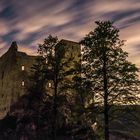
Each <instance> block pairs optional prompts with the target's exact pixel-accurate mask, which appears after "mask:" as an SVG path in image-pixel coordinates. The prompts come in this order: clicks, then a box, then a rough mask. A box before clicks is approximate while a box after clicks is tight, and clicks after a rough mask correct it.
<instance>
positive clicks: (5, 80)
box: [0, 42, 36, 119]
mask: <svg viewBox="0 0 140 140" xmlns="http://www.w3.org/2000/svg"><path fill="white" fill-rule="evenodd" d="M35 58H36V57H35V56H29V55H27V54H26V53H24V52H19V51H18V46H17V44H16V42H13V43H12V44H11V47H10V48H9V50H8V51H7V52H6V53H5V54H4V55H3V56H1V57H0V119H1V118H3V117H4V116H5V115H6V113H7V112H8V111H9V109H10V105H11V104H13V103H14V102H15V101H16V100H17V99H18V98H19V97H20V96H21V95H23V94H26V90H25V87H26V85H27V84H28V78H27V77H28V75H29V73H30V68H31V66H32V64H33V63H34V62H35Z"/></svg>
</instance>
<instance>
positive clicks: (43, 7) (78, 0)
mask: <svg viewBox="0 0 140 140" xmlns="http://www.w3.org/2000/svg"><path fill="white" fill-rule="evenodd" d="M96 20H112V21H114V22H115V26H117V27H118V28H119V29H120V30H121V31H120V37H121V39H124V40H127V42H126V46H125V47H124V49H125V50H126V51H128V52H129V53H130V55H129V56H130V57H129V59H130V60H131V61H132V62H134V63H136V64H137V65H138V66H139V67H140V0H0V54H3V53H4V52H5V51H6V50H7V49H8V47H9V46H10V44H11V42H12V41H13V40H16V41H17V42H18V45H19V50H21V51H26V52H27V53H29V54H35V53H36V47H37V44H38V43H40V42H41V41H42V40H43V39H44V38H45V37H47V36H48V35H49V34H52V35H57V36H58V37H59V38H60V39H61V38H65V39H70V40H74V41H79V40H80V39H81V38H82V37H83V36H85V34H87V33H88V32H89V31H90V30H92V29H94V28H95V24H94V21H96Z"/></svg>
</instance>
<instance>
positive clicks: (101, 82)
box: [81, 21, 139, 140]
mask: <svg viewBox="0 0 140 140" xmlns="http://www.w3.org/2000/svg"><path fill="white" fill-rule="evenodd" d="M95 23H96V25H97V27H96V28H95V30H94V31H91V32H90V33H89V34H88V35H87V36H86V37H85V38H84V39H83V40H82V41H81V44H82V45H84V47H83V50H84V53H83V58H84V59H83V62H84V65H85V67H87V70H86V71H85V75H86V77H87V78H89V79H91V81H92V88H93V90H94V93H95V96H94V97H95V99H94V101H95V102H98V103H99V104H100V105H103V106H104V137H105V140H109V121H110V120H109V119H110V114H111V111H112V109H113V106H114V105H130V104H135V103H136V102H137V101H138V96H137V95H138V91H139V79H138V75H137V72H138V71H139V70H138V68H137V67H136V66H135V64H132V63H131V62H129V61H128V60H127V58H128V53H127V52H125V51H123V50H122V48H121V47H123V46H124V41H123V40H120V39H119V30H118V29H117V28H115V27H114V26H113V24H112V22H110V21H103V22H100V21H97V22H95Z"/></svg>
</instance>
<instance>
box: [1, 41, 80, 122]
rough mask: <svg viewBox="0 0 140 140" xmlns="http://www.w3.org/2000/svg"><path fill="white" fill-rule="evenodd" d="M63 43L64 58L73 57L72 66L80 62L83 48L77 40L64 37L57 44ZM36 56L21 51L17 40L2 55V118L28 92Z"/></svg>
mask: <svg viewBox="0 0 140 140" xmlns="http://www.w3.org/2000/svg"><path fill="white" fill-rule="evenodd" d="M61 44H64V46H65V50H66V51H65V56H64V59H69V58H71V57H72V58H73V59H72V60H71V65H70V67H73V66H74V62H75V61H77V62H80V60H81V59H80V54H81V49H80V45H79V44H78V43H77V42H73V41H69V40H64V39H63V40H61V41H60V42H59V43H58V44H57V46H58V47H60V46H62V45H61ZM36 58H37V56H29V55H27V54H26V53H24V52H19V51H18V46H17V44H16V42H12V44H11V47H10V48H9V50H8V51H7V52H6V53H5V54H4V55H3V56H2V57H0V119H2V118H4V116H5V115H6V114H7V112H8V111H9V110H10V106H11V105H12V104H14V103H15V102H16V101H17V100H18V99H19V97H20V96H22V95H24V94H26V93H27V92H26V86H27V85H29V84H30V81H29V80H28V76H29V75H30V72H31V71H30V70H31V66H32V65H33V64H34V63H35V61H36ZM49 90H50V89H49Z"/></svg>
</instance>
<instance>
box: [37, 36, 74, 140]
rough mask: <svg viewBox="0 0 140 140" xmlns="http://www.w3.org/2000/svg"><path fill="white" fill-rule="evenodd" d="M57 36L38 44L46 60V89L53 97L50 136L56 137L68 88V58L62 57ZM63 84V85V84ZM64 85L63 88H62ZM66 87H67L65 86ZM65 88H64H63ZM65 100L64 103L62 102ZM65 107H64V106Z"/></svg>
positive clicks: (63, 49) (62, 45) (63, 45)
mask: <svg viewBox="0 0 140 140" xmlns="http://www.w3.org/2000/svg"><path fill="white" fill-rule="evenodd" d="M58 42H59V40H58V38H57V37H52V36H51V35H50V36H48V38H46V39H45V40H44V43H43V44H39V49H38V52H39V54H40V56H41V57H43V58H44V59H45V62H46V79H47V91H48V92H49V94H50V96H51V97H52V98H53V101H52V114H53V115H52V116H53V117H52V137H53V139H54V140H55V139H56V133H57V130H58V125H59V124H60V123H61V122H60V120H59V119H60V117H61V115H62V116H65V111H64V112H63V111H62V110H63V109H64V108H65V107H64V106H66V103H67V102H66V100H67V99H66V96H67V95H66V93H65V92H66V89H67V90H68V85H69V84H68V83H69V81H70V80H69V78H67V76H68V75H70V74H71V72H69V71H70V70H67V67H69V66H68V63H69V62H70V59H68V58H66V59H65V57H64V55H65V44H64V43H60V42H59V44H58ZM64 85H65V86H64ZM64 87H65V88H64ZM66 87H67V88H66ZM64 89H65V90H64ZM64 102H65V104H64ZM65 109H66V108H65Z"/></svg>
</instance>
